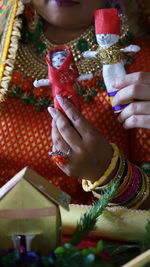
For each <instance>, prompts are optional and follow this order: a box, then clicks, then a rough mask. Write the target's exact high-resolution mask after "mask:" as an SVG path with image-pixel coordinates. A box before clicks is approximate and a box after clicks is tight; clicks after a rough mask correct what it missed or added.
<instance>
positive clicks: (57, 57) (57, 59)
mask: <svg viewBox="0 0 150 267" xmlns="http://www.w3.org/2000/svg"><path fill="white" fill-rule="evenodd" d="M66 56H67V51H65V52H64V51H60V52H54V53H53V54H52V55H51V62H52V66H53V67H54V68H55V69H59V68H60V66H61V65H62V64H63V62H64V60H65V58H66Z"/></svg>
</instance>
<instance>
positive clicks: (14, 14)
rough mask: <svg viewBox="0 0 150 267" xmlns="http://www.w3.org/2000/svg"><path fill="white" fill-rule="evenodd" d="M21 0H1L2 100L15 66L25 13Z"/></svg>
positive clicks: (0, 63)
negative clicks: (21, 15)
mask: <svg viewBox="0 0 150 267" xmlns="http://www.w3.org/2000/svg"><path fill="white" fill-rule="evenodd" d="M23 9H24V7H23V4H22V1H21V0H2V1H0V101H1V100H2V98H3V96H4V94H5V93H6V91H7V88H8V84H9V81H10V79H11V72H12V70H13V67H14V62H15V58H16V52H17V49H18V40H19V38H20V28H21V19H20V18H19V15H20V14H22V13H23Z"/></svg>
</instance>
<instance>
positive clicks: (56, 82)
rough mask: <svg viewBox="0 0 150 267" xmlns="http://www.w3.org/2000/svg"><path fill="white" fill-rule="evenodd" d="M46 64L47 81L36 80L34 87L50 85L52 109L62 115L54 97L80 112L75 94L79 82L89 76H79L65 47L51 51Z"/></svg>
mask: <svg viewBox="0 0 150 267" xmlns="http://www.w3.org/2000/svg"><path fill="white" fill-rule="evenodd" d="M46 62H47V64H48V79H41V80H38V81H37V80H36V81H35V82H34V86H35V87H40V86H48V85H50V87H51V90H52V91H51V93H52V97H53V99H54V107H55V108H57V109H59V110H60V111H61V112H63V113H64V111H63V110H62V109H61V107H60V105H59V103H58V101H57V98H56V95H61V96H62V97H66V98H68V99H69V100H70V101H71V102H72V103H73V104H74V105H75V107H76V108H77V109H78V110H80V103H79V95H78V94H77V91H78V88H79V81H81V80H83V79H89V78H91V77H90V75H88V74H87V75H86V74H85V75H81V76H79V73H78V69H77V67H76V65H75V62H74V58H73V56H72V52H71V50H70V48H69V47H68V46H66V45H61V46H57V47H55V48H53V49H51V50H50V51H49V53H48V54H47V56H46Z"/></svg>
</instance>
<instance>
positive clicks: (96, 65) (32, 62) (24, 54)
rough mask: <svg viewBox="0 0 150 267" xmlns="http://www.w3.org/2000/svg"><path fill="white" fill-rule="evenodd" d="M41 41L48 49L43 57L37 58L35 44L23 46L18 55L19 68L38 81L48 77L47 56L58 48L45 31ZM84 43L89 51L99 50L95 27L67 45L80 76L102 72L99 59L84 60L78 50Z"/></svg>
mask: <svg viewBox="0 0 150 267" xmlns="http://www.w3.org/2000/svg"><path fill="white" fill-rule="evenodd" d="M40 41H42V42H43V43H44V44H45V45H46V49H45V51H44V53H42V54H41V55H38V56H37V53H36V52H35V46H34V44H33V43H30V44H27V45H21V46H20V49H19V51H18V54H17V66H18V67H19V69H20V70H21V71H22V72H23V73H25V74H26V75H28V76H30V77H32V78H36V79H41V78H45V77H47V64H46V62H45V56H46V54H47V52H48V51H49V50H50V49H52V48H53V47H54V46H56V45H55V44H52V43H51V42H50V41H49V40H48V39H47V38H46V36H45V35H44V33H43V31H42V32H41V37H40ZM84 43H85V44H86V45H87V50H91V51H94V50H97V48H98V44H97V43H96V41H95V33H94V28H93V26H92V27H89V28H88V29H87V30H86V31H85V32H84V33H83V34H81V35H80V36H79V37H78V38H76V39H74V40H73V41H70V42H68V43H66V44H65V45H68V46H69V47H70V48H71V51H72V54H73V57H74V60H75V62H76V65H77V68H78V71H79V74H84V73H95V72H100V71H101V69H102V65H101V64H100V61H99V59H98V58H90V59H84V58H83V56H82V51H80V50H79V49H78V46H79V45H81V46H82V44H84Z"/></svg>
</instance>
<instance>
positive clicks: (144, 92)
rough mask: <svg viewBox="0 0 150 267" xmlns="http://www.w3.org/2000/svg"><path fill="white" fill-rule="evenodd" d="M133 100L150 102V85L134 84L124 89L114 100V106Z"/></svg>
mask: <svg viewBox="0 0 150 267" xmlns="http://www.w3.org/2000/svg"><path fill="white" fill-rule="evenodd" d="M131 99H137V100H150V85H146V84H142V85H138V84H134V85H130V86H127V87H125V88H123V89H121V90H119V91H118V92H117V94H116V95H115V97H114V98H113V101H112V104H113V105H114V106H116V105H119V104H121V103H124V102H127V101H129V100H131Z"/></svg>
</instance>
